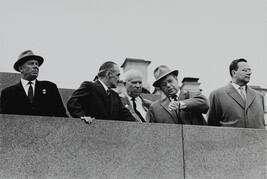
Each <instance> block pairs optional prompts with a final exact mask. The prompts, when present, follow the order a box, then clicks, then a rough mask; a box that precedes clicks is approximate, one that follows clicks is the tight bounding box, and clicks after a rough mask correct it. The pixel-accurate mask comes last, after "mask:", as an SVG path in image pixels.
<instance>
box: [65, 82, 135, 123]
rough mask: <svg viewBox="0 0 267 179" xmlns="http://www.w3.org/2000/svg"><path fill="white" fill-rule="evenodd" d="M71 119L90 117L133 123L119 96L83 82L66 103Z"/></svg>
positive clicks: (99, 84)
mask: <svg viewBox="0 0 267 179" xmlns="http://www.w3.org/2000/svg"><path fill="white" fill-rule="evenodd" d="M67 107H68V110H69V113H70V114H71V116H72V117H75V118H80V117H82V116H90V117H94V118H96V119H108V120H124V121H135V118H134V117H133V116H132V114H131V113H130V111H129V110H128V109H126V108H125V106H124V105H123V104H122V102H121V100H120V97H119V95H118V94H117V93H116V92H115V91H113V90H110V95H109V96H108V95H107V93H106V91H105V88H104V87H103V86H102V84H101V83H100V82H99V81H98V80H97V81H96V82H89V81H84V82H83V83H82V84H81V86H80V87H79V89H77V90H76V91H74V93H73V94H72V97H71V98H70V99H69V101H68V102H67Z"/></svg>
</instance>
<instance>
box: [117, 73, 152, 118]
mask: <svg viewBox="0 0 267 179" xmlns="http://www.w3.org/2000/svg"><path fill="white" fill-rule="evenodd" d="M123 76H124V86H125V89H126V94H125V96H124V97H122V98H121V100H122V103H123V104H124V106H125V107H126V108H128V109H129V111H130V112H131V113H132V115H133V116H134V117H135V119H136V121H138V122H146V121H145V119H146V113H147V111H148V108H149V106H150V105H151V103H152V101H150V100H147V99H144V98H143V97H142V96H140V94H141V93H142V74H141V73H140V72H139V71H138V70H134V69H132V70H128V71H127V72H125V73H124V74H123Z"/></svg>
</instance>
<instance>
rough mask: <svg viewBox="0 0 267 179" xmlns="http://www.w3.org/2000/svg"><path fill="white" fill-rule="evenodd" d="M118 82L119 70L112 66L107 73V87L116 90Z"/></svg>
mask: <svg viewBox="0 0 267 179" xmlns="http://www.w3.org/2000/svg"><path fill="white" fill-rule="evenodd" d="M119 80H120V69H119V68H118V66H117V65H114V66H113V68H112V69H111V70H110V71H109V72H108V87H109V88H116V87H117V85H118V82H119Z"/></svg>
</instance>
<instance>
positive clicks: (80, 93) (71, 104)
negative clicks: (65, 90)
mask: <svg viewBox="0 0 267 179" xmlns="http://www.w3.org/2000/svg"><path fill="white" fill-rule="evenodd" d="M89 95H90V88H89V83H88V82H86V81H84V82H83V83H82V84H81V86H80V87H79V88H78V89H77V90H76V91H74V92H73V94H72V96H71V98H70V99H69V101H68V102H67V108H68V111H69V113H70V115H71V116H72V117H74V118H80V117H82V116H86V113H85V111H84V109H83V105H82V101H81V99H83V98H86V97H87V96H89Z"/></svg>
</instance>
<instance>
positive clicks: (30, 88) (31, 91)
mask: <svg viewBox="0 0 267 179" xmlns="http://www.w3.org/2000/svg"><path fill="white" fill-rule="evenodd" d="M28 84H29V85H30V86H29V90H28V98H29V100H30V103H33V88H32V82H31V81H29V83H28Z"/></svg>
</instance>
